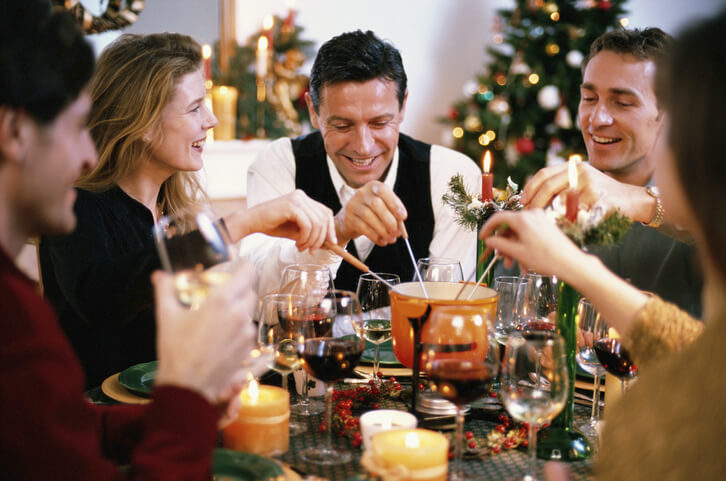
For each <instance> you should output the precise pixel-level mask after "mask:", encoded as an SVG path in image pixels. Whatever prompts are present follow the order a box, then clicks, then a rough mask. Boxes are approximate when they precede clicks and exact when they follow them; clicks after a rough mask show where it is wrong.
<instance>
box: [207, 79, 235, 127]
mask: <svg viewBox="0 0 726 481" xmlns="http://www.w3.org/2000/svg"><path fill="white" fill-rule="evenodd" d="M238 95H239V92H238V90H237V89H236V88H234V87H228V86H226V85H215V86H214V88H212V111H213V112H214V115H215V116H216V117H217V120H218V121H219V123H218V124H217V126H216V127H214V138H215V139H216V140H232V139H234V138H236V127H237V96H238Z"/></svg>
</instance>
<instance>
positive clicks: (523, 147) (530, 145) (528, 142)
mask: <svg viewBox="0 0 726 481" xmlns="http://www.w3.org/2000/svg"><path fill="white" fill-rule="evenodd" d="M515 147H516V148H517V152H519V154H520V155H529V154H531V153H532V152H534V142H533V141H532V139H530V138H527V137H521V138H519V139H517V141H516V143H515Z"/></svg>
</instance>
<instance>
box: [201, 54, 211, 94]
mask: <svg viewBox="0 0 726 481" xmlns="http://www.w3.org/2000/svg"><path fill="white" fill-rule="evenodd" d="M202 62H203V65H204V86H205V87H207V89H209V88H211V85H208V84H207V82H209V83H210V84H211V82H212V47H210V46H209V45H202Z"/></svg>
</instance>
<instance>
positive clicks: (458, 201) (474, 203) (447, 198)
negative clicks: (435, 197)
mask: <svg viewBox="0 0 726 481" xmlns="http://www.w3.org/2000/svg"><path fill="white" fill-rule="evenodd" d="M507 184H508V185H507V188H506V189H505V190H500V189H494V200H487V201H483V202H482V201H481V200H480V198H479V197H478V196H476V195H473V194H469V192H468V190H467V187H466V185H465V184H464V178H463V177H462V175H461V174H456V175H455V176H453V177H452V178H451V179H450V180H449V192H447V193H446V194H444V195H443V196H442V197H441V200H442V201H443V202H444V204H446V205H448V206H449V207H451V208H452V209H454V212H455V213H456V222H457V224H459V225H462V226H464V227H465V228H467V229H469V230H473V231H475V230H477V229H478V228H479V227H481V226H482V225H483V224H484V222H486V221H487V219H489V217H491V216H492V215H493V214H494V213H496V212H498V211H500V210H520V209H522V203H521V202H520V194H519V193H517V191H518V189H519V186H518V185H517V184H515V183H514V182H512V179H507Z"/></svg>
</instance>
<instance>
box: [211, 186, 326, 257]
mask: <svg viewBox="0 0 726 481" xmlns="http://www.w3.org/2000/svg"><path fill="white" fill-rule="evenodd" d="M238 214H241V215H242V217H241V218H240V219H239V220H233V218H234V217H235V216H234V215H233V216H232V217H231V218H230V220H227V219H225V222H226V223H227V224H228V225H229V224H230V223H233V225H234V224H237V223H238V222H239V223H241V224H242V225H241V226H240V229H241V230H242V232H241V233H239V234H238V235H236V236H235V235H234V234H232V237H233V240H235V241H236V240H238V239H240V238H242V237H244V235H246V234H249V233H252V232H261V233H263V234H267V235H271V236H276V237H287V238H288V239H292V240H294V241H295V244H296V245H297V248H298V249H299V250H301V251H302V250H305V249H311V250H313V249H317V248H320V247H322V246H323V244H325V243H326V242H330V243H332V244H337V243H338V239H337V237H336V235H335V224H334V223H333V211H332V210H330V209H329V208H328V207H326V206H325V205H323V204H321V203H320V202H316V201H314V200H312V199H311V198H310V197H308V196H307V194H305V192H303V191H302V190H300V189H298V190H295V191H293V192H290V193H289V194H285V195H282V196H280V197H277V198H275V199H272V200H268V201H267V202H263V203H261V204H257V205H256V206H254V207H250V208H249V209H247V210H246V211H243V212H241V213H238ZM231 231H232V229H230V232H231ZM235 237H236V239H235Z"/></svg>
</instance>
